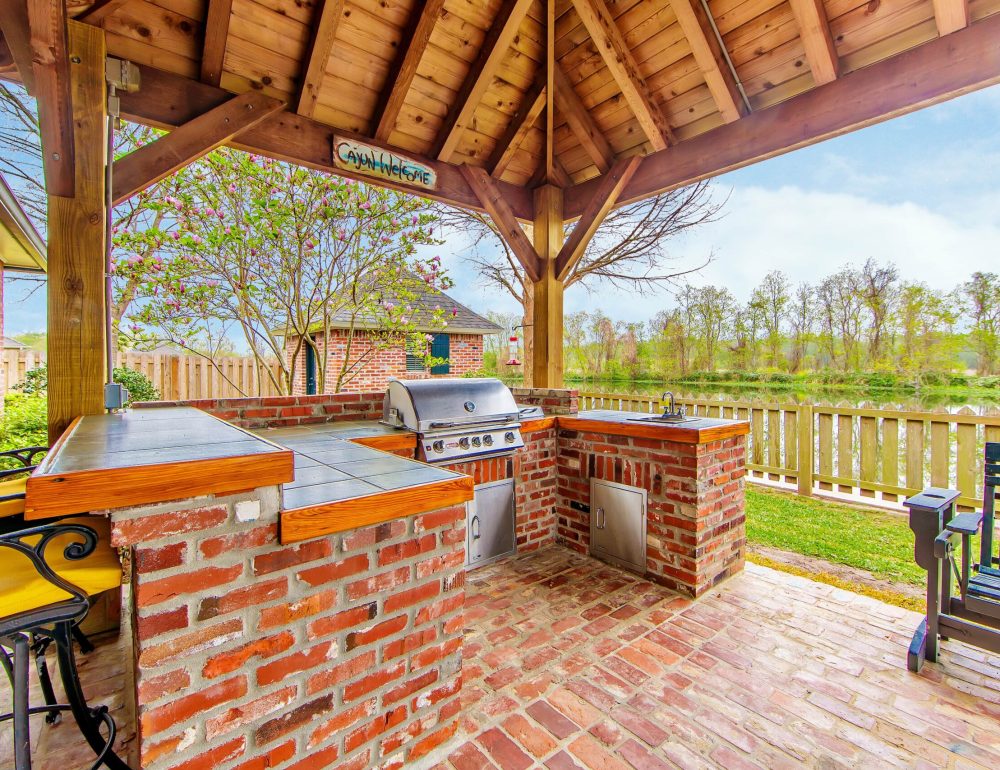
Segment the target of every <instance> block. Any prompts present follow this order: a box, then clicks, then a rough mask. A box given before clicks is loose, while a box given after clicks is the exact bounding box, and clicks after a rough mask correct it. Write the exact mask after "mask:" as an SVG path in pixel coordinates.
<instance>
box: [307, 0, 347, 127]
mask: <svg viewBox="0 0 1000 770" xmlns="http://www.w3.org/2000/svg"><path fill="white" fill-rule="evenodd" d="M343 14H344V0H323V4H322V5H321V6H320V7H319V8H318V9H317V11H316V16H315V18H316V21H315V22H313V34H312V40H311V42H310V43H309V53H308V54H307V55H306V65H305V68H304V74H303V76H302V88H301V90H300V91H299V105H298V109H297V112H298V113H299V115H304V116H305V117H312V114H313V113H314V112H315V111H316V102H317V100H318V99H319V92H320V88H322V86H323V78H324V77H325V76H326V63H327V61H329V59H330V51H331V50H332V49H333V41H334V38H335V37H336V35H337V25H339V24H340V19H341V17H342V16H343Z"/></svg>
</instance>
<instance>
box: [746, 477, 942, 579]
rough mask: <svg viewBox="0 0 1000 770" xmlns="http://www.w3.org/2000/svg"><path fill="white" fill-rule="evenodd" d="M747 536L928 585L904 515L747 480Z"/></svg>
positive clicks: (752, 539)
mask: <svg viewBox="0 0 1000 770" xmlns="http://www.w3.org/2000/svg"><path fill="white" fill-rule="evenodd" d="M746 498H747V540H749V541H750V542H751V543H759V544H761V545H767V546H771V547H772V548H781V549H783V550H786V551H794V552H796V553H800V554H803V555H805V556H814V557H818V558H820V559H826V560H827V561H831V562H836V563H838V564H846V565H847V566H849V567H857V568H859V569H863V570H867V571H868V572H871V573H872V574H873V575H875V576H876V577H878V578H882V579H887V580H894V581H898V582H904V583H912V584H913V585H924V583H925V581H926V580H927V577H926V575H927V573H926V572H924V571H923V570H922V569H920V568H919V567H918V566H917V564H916V562H915V561H914V560H913V533H912V532H910V527H909V525H908V523H907V518H906V516H905V515H899V514H893V513H883V512H881V511H878V510H874V509H863V508H857V507H854V506H849V505H839V504H837V503H831V502H827V501H824V500H817V499H813V498H808V497H799V496H798V495H792V494H787V493H782V492H773V491H771V490H768V489H762V488H761V487H759V486H754V485H753V484H747V487H746Z"/></svg>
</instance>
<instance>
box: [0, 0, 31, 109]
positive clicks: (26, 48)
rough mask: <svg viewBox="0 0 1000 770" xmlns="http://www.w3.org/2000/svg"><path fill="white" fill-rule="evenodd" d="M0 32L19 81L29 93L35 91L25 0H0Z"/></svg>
mask: <svg viewBox="0 0 1000 770" xmlns="http://www.w3.org/2000/svg"><path fill="white" fill-rule="evenodd" d="M0 32H2V33H3V36H2V40H3V42H4V43H6V46H7V50H8V52H9V54H10V60H11V61H12V62H13V64H14V68H15V69H16V70H17V75H18V76H19V77H20V79H21V83H23V84H24V87H25V88H26V89H27V91H28V93H29V94H32V95H34V93H35V73H34V70H33V68H32V58H33V57H32V54H31V30H30V27H29V26H28V5H27V3H26V2H25V0H0Z"/></svg>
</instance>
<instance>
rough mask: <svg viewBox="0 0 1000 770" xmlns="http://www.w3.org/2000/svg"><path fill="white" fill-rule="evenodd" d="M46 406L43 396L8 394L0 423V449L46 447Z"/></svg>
mask: <svg viewBox="0 0 1000 770" xmlns="http://www.w3.org/2000/svg"><path fill="white" fill-rule="evenodd" d="M47 417H48V404H47V402H46V400H45V396H44V395H40V394H32V395H28V394H25V393H8V394H7V396H6V397H5V398H4V414H3V420H2V421H0V449H19V448H21V447H26V446H47V445H48V443H49V436H48V431H49V427H48V420H47Z"/></svg>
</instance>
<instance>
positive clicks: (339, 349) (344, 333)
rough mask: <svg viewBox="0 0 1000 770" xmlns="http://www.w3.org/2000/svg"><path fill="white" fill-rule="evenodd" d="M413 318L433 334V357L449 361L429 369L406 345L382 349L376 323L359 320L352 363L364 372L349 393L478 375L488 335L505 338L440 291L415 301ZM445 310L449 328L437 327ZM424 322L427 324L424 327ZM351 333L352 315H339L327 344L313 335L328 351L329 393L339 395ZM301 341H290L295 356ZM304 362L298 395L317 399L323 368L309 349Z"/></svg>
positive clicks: (295, 388) (352, 382)
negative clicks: (394, 380) (396, 381)
mask: <svg viewBox="0 0 1000 770" xmlns="http://www.w3.org/2000/svg"><path fill="white" fill-rule="evenodd" d="M412 304H414V306H415V309H414V312H413V317H414V319H415V323H416V325H417V331H421V332H424V333H427V334H433V335H434V339H433V341H432V342H431V345H430V353H431V355H432V356H434V357H435V358H446V359H448V360H447V362H446V363H444V364H442V365H440V366H435V367H432V368H430V369H427V368H426V367H425V366H424V362H423V358H422V357H421V356H419V355H414V354H411V353H409V352H407V350H406V346H405V345H404V344H400V345H399V346H398V347H390V348H383V349H381V350H379V349H377V345H376V344H375V343H374V338H375V332H374V331H373V329H374V328H375V324H374V322H368V323H366V322H365V321H364V320H360V319H359V320H356V321H355V322H354V340H353V342H352V344H351V363H352V364H354V363H359V366H360V369H359V371H358V372H357V374H356V375H355V376H353V377H352V378H351V379H350V381H349V382H346V383H345V384H344V387H343V388H342V390H345V391H371V390H383V389H384V388H385V386H386V383H387V382H388V380H389V378H390V377H398V378H400V379H411V380H413V379H425V378H427V377H457V376H461V375H463V374H466V373H468V372H475V371H477V370H479V369H481V368H482V366H483V337H485V336H486V335H487V334H500V333H501V332H502V331H503V329H502V328H501V327H500V326H498V325H497V324H495V323H493V322H492V321H489V320H487V319H486V318H483V316H481V315H479V314H478V313H475V312H473V311H472V310H470V309H469V308H467V307H466V306H465V305H463V304H461V303H460V302H458V301H456V300H455V299H453V298H452V297H449V296H448V295H447V294H444V293H443V292H440V291H434V290H427V291H425V292H424V293H422V294H420V295H419V296H418V297H417V298H416V299H415V300H414V301H413V303H412ZM436 307H440V308H441V309H442V310H443V311H444V315H445V318H446V319H447V324H448V325H447V326H446V327H445V328H444V329H440V328H438V326H437V325H435V324H433V323H432V320H431V319H432V318H433V317H434V315H433V314H434V308H436ZM422 324H425V325H424V326H422ZM350 333H351V322H350V317H349V315H348V314H347V313H346V312H343V313H340V314H338V315H337V316H336V317H335V318H334V320H333V322H332V323H331V324H330V327H329V329H327V330H326V334H325V344H324V340H322V339H319V337H321V336H323V335H322V332H320V331H317V333H316V334H315V335H314V336H313V339H315V340H316V342H317V346H318V347H319V349H320V351H323V350H325V351H326V358H327V364H326V373H327V374H326V377H327V380H326V387H325V388H324V392H326V393H333V392H334V388H335V387H336V382H337V373H338V372H339V371H340V368H341V366H342V365H343V362H344V356H345V354H346V351H347V343H348V339H349V336H350ZM296 341H297V340H295V339H289V340H286V343H285V350H286V351H287V352H286V355H289V356H290V355H291V351H292V350H293V349H294V347H295V345H294V344H293V343H295V342H296ZM300 355H301V356H302V357H303V358H304V361H298V362H297V363H296V367H295V370H296V376H295V383H294V385H293V387H292V394H293V395H313V394H316V393H317V383H318V379H319V378H318V377H317V367H316V361H315V353H314V351H313V349H312V348H309V347H306V348H305V351H304V353H301V354H300Z"/></svg>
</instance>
